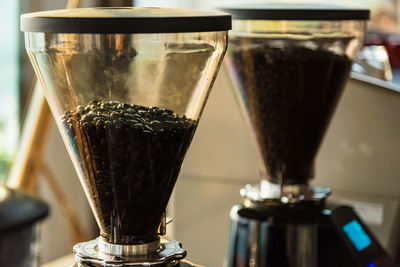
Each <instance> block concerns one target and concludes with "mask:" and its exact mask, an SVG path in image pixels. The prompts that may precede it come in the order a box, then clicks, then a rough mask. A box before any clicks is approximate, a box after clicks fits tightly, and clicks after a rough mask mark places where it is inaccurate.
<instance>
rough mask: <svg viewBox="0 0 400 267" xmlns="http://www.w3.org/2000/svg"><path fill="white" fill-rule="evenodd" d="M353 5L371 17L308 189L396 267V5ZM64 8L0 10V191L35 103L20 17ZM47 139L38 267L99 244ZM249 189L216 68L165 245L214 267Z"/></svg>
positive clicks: (237, 119)
mask: <svg viewBox="0 0 400 267" xmlns="http://www.w3.org/2000/svg"><path fill="white" fill-rule="evenodd" d="M80 2H81V3H80V6H81V7H89V6H110V5H114V6H118V5H136V6H163V7H179V8H197V9H214V8H215V7H216V6H221V5H224V4H229V5H233V4H235V3H240V2H243V1H234V0H232V1H222V0H212V1H211V0H168V1H165V0H164V1H161V0H160V1H156V0H136V1H129V0H121V1H118V0H115V1H105V0H103V1H94V0H92V1H89V0H81V1H80ZM253 2H260V3H263V2H271V1H253ZM280 2H282V1H280ZM292 2H293V1H292ZM295 2H307V3H309V2H318V3H321V2H323V1H300V0H298V1H295ZM326 2H327V3H329V2H330V1H326ZM351 2H352V4H353V5H354V4H358V5H360V6H364V7H365V6H366V7H369V8H370V9H371V11H372V14H371V22H370V24H369V33H368V35H367V36H366V38H365V47H364V49H363V50H362V51H361V52H360V54H359V56H358V59H357V60H356V63H355V64H354V66H353V72H352V74H351V78H350V79H349V82H348V84H347V87H346V89H345V93H344V95H343V96H342V99H341V101H340V103H339V106H338V108H337V110H336V113H335V115H334V118H333V120H332V122H331V125H330V127H329V129H328V132H327V135H326V136H325V139H324V143H323V145H322V147H321V149H320V152H319V154H318V158H317V161H316V172H315V178H314V184H317V185H321V186H328V187H331V188H332V189H333V190H334V195H332V197H331V199H334V200H336V201H339V202H343V203H348V204H350V205H352V206H353V207H355V209H356V211H357V212H358V213H359V215H360V216H361V217H362V218H363V219H364V221H365V222H366V223H367V224H368V226H369V227H370V229H371V230H372V231H373V232H374V233H375V235H376V237H377V238H378V240H379V241H380V242H381V243H382V245H383V246H384V247H385V248H387V250H388V252H389V253H390V254H391V255H392V256H394V257H396V258H397V260H398V261H399V259H400V245H399V244H400V164H399V159H400V115H399V114H400V17H399V16H400V1H399V0H353V1H351ZM336 3H342V4H347V3H348V1H345V0H337V1H336ZM66 4H67V1H64V0H30V1H23V0H19V1H1V2H0V12H1V13H2V14H1V15H0V21H1V23H0V25H1V26H0V32H1V34H2V36H3V37H4V38H2V39H1V40H0V58H1V60H0V85H1V90H0V182H2V183H4V182H6V179H9V177H10V175H11V174H10V168H11V166H12V164H13V161H15V159H16V158H18V157H21V155H18V154H24V152H26V151H24V149H23V147H24V146H23V144H21V140H22V139H21V136H22V134H21V133H22V132H23V131H24V129H25V132H24V133H25V134H26V135H29V129H30V128H29V127H30V126H29V125H30V123H31V122H30V121H29V120H33V119H32V115H30V114H31V113H34V112H35V105H37V103H39V102H35V94H34V88H35V80H34V73H33V69H32V67H31V63H30V62H29V60H28V58H27V56H26V52H25V50H24V43H23V42H24V39H23V34H22V33H20V32H19V16H20V14H22V13H27V12H35V11H44V10H52V9H61V8H65V6H66ZM36 97H37V96H36ZM35 103H36V104H35ZM26 129H28V130H26ZM48 129H49V130H48V135H46V138H45V140H44V141H43V142H44V145H43V149H42V150H41V152H40V153H42V152H43V159H42V160H43V161H45V162H46V166H47V168H48V169H47V170H46V169H45V170H41V171H38V172H37V178H35V179H36V180H35V182H34V183H33V185H32V186H31V188H33V191H34V192H36V193H37V194H38V195H40V196H41V198H43V199H44V200H45V201H46V202H48V203H49V204H50V207H51V214H50V216H49V217H48V218H47V219H46V220H45V221H44V222H43V224H42V229H41V244H40V247H41V248H40V255H41V262H42V263H46V262H49V261H52V260H54V259H57V258H59V257H61V256H64V255H66V254H70V253H71V252H72V245H73V244H75V243H76V242H77V241H79V240H88V239H89V238H94V237H95V236H97V235H98V228H97V226H96V224H95V222H94V220H93V216H92V214H91V211H90V208H89V206H88V203H87V201H86V199H85V196H84V194H83V190H82V188H81V186H80V184H79V181H78V178H77V175H76V173H75V171H74V169H73V166H72V163H71V161H70V159H69V157H68V155H67V152H66V149H65V147H64V145H63V143H62V140H61V137H60V136H59V133H58V130H57V129H56V127H55V125H54V123H53V122H51V123H50V125H49V128H48ZM21 147H22V148H21ZM17 151H18V152H17ZM38 153H39V152H38ZM37 157H41V156H40V155H37ZM258 177H259V175H258V162H257V158H256V153H255V150H254V148H253V145H252V143H251V139H250V136H249V134H248V131H247V128H246V126H245V124H244V121H243V120H242V117H241V115H240V112H239V108H238V106H237V104H236V101H235V100H234V97H233V93H232V89H231V88H230V84H229V82H228V79H227V77H226V71H225V69H224V67H223V68H222V69H221V71H220V73H219V75H218V78H217V80H216V82H215V85H214V88H213V90H212V93H211V95H210V98H209V101H208V103H207V105H206V108H205V111H204V113H203V117H202V120H201V122H200V125H199V128H198V130H197V133H196V135H195V137H194V140H193V143H192V145H191V147H190V149H189V152H188V154H187V157H186V160H185V162H184V166H183V169H182V172H181V174H180V177H179V179H178V182H177V186H176V187H175V192H174V195H173V197H172V198H171V200H170V204H169V207H168V214H167V216H168V217H172V218H173V220H174V221H173V223H172V224H170V225H168V228H167V233H168V236H170V237H172V238H174V239H176V240H179V241H180V242H182V243H183V244H184V247H185V249H187V251H188V258H189V259H190V260H192V261H194V262H197V263H200V264H204V265H206V266H222V263H223V260H224V256H225V252H226V245H227V234H228V226H229V211H230V209H231V207H232V206H233V205H234V204H236V203H239V202H240V196H239V190H240V189H241V188H242V187H243V185H244V184H246V183H258V181H259V178H258ZM206 244H207V245H206Z"/></svg>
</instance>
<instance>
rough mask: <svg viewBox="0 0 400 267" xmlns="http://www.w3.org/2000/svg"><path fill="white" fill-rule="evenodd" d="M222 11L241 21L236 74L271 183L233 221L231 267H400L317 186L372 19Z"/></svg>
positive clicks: (324, 10) (233, 46) (248, 196)
mask: <svg viewBox="0 0 400 267" xmlns="http://www.w3.org/2000/svg"><path fill="white" fill-rule="evenodd" d="M222 10H224V11H226V12H229V13H231V14H232V17H233V27H232V28H233V30H232V33H231V35H230V41H229V47H228V57H227V65H228V69H229V74H230V77H231V80H232V82H233V85H234V88H235V92H236V96H237V98H238V100H239V102H240V105H241V107H242V111H243V113H244V114H245V118H246V121H247V124H248V126H249V129H250V131H251V134H252V136H253V138H254V141H255V143H256V147H257V151H258V154H259V158H260V159H261V160H260V163H261V164H260V167H261V174H262V177H261V178H262V180H261V183H260V184H259V185H247V186H246V187H245V188H244V189H243V190H242V191H241V195H242V197H243V203H242V204H240V205H237V206H235V207H234V208H233V209H232V211H231V229H230V240H229V245H228V246H229V249H228V257H227V266H228V267H239V266H240V267H316V266H319V267H326V266H342V267H343V266H353V267H354V266H360V267H361V266H363V267H373V266H394V265H393V262H392V260H391V259H390V257H389V256H388V255H387V254H386V252H385V251H384V250H383V249H382V247H381V246H380V245H379V244H378V242H377V241H376V240H375V238H374V237H373V236H372V234H371V232H369V231H368V229H367V228H366V226H365V225H364V224H363V223H362V221H361V220H360V218H359V217H358V216H357V215H356V214H355V213H354V211H353V210H352V209H351V208H349V207H346V206H335V205H331V204H329V203H326V201H325V200H326V198H327V197H328V195H329V193H330V190H329V189H328V188H317V187H313V186H311V185H310V183H309V182H310V179H311V178H312V177H313V167H314V166H313V164H314V158H315V156H316V153H317V151H318V147H319V145H320V143H321V140H322V138H323V136H324V133H325V130H326V128H327V126H328V124H329V121H330V119H331V117H332V114H333V112H334V110H335V106H336V104H337V102H338V100H339V98H340V95H341V93H342V90H343V87H344V85H345V83H346V79H347V77H348V75H349V72H350V69H351V65H352V60H353V58H354V56H355V55H356V53H357V51H358V49H359V47H360V45H361V42H362V39H363V36H364V32H365V29H366V22H367V20H368V18H369V11H368V10H365V9H353V8H344V7H340V6H339V7H338V6H323V5H321V6H316V5H301V4H297V5H293V4H292V5H274V4H270V5H260V6H242V7H230V8H223V9H222ZM360 97H362V96H360Z"/></svg>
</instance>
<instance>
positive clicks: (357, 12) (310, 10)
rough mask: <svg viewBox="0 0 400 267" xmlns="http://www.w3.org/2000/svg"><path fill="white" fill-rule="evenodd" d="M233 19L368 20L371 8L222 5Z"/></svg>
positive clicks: (223, 9)
mask: <svg viewBox="0 0 400 267" xmlns="http://www.w3.org/2000/svg"><path fill="white" fill-rule="evenodd" d="M219 9H220V10H222V11H224V12H228V13H230V14H232V18H233V19H249V20H368V19H369V10H368V9H364V8H358V7H346V6H339V5H323V4H321V5H313V4H264V5H261V4H260V5H243V6H231V7H221V8H219Z"/></svg>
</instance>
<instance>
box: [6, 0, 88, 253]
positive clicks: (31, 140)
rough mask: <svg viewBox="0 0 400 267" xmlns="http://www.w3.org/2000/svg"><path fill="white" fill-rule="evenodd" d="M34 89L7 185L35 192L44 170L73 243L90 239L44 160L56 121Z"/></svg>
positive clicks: (73, 0)
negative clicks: (51, 130)
mask: <svg viewBox="0 0 400 267" xmlns="http://www.w3.org/2000/svg"><path fill="white" fill-rule="evenodd" d="M79 6H80V0H69V1H68V3H67V6H66V8H78V7H79ZM33 90H34V92H33V96H32V99H31V101H30V103H29V108H28V112H27V116H26V119H25V123H24V125H23V130H22V134H21V138H20V143H19V147H18V151H17V153H16V156H15V158H14V162H13V165H12V166H11V169H10V172H9V175H8V178H7V181H6V185H7V186H9V187H12V188H18V189H22V190H25V191H28V192H30V193H33V194H35V193H36V186H37V182H38V181H37V180H38V176H39V174H42V176H43V177H44V178H45V179H46V182H47V184H48V185H49V187H50V189H51V191H52V192H53V193H54V196H55V198H56V199H57V202H58V205H59V206H60V208H61V211H62V213H63V214H64V216H65V218H66V219H67V221H68V225H69V228H70V233H71V243H72V245H73V244H76V243H79V242H82V241H84V240H87V239H89V235H88V234H87V233H86V232H84V231H83V227H82V225H81V223H80V222H79V220H78V216H77V215H76V212H75V210H74V209H73V208H72V205H71V203H70V201H69V200H68V198H67V196H66V194H65V193H64V190H63V188H62V187H61V186H60V184H59V182H58V180H57V178H56V175H55V174H54V172H53V171H52V169H51V168H50V165H49V164H48V163H47V162H46V161H45V160H44V157H43V155H44V150H45V148H46V144H47V140H48V136H49V130H50V126H51V125H52V124H53V123H54V120H53V119H52V114H51V112H50V109H49V106H48V104H47V101H46V99H45V98H44V96H43V93H42V88H41V85H40V83H39V82H38V81H36V83H35V88H34V89H33Z"/></svg>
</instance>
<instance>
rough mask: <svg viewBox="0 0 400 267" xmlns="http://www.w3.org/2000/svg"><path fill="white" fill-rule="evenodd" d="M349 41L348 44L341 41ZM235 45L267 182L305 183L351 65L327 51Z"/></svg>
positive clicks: (252, 42) (253, 42)
mask: <svg viewBox="0 0 400 267" xmlns="http://www.w3.org/2000/svg"><path fill="white" fill-rule="evenodd" d="M340 41H343V42H347V41H348V40H346V39H343V40H340ZM282 42H284V41H282V40H279V42H273V40H267V41H266V40H265V39H257V38H245V37H242V38H239V39H233V40H231V44H230V48H229V52H228V53H229V57H230V62H231V63H230V64H231V67H232V68H233V69H234V71H235V74H236V75H237V76H238V79H237V81H238V85H237V88H238V89H239V95H240V96H241V97H242V98H243V99H242V100H243V102H244V103H243V104H244V105H243V106H245V107H246V109H247V112H248V114H247V115H248V117H249V119H250V122H251V124H252V130H253V131H254V132H255V136H256V140H257V143H258V144H257V145H258V148H259V150H260V154H261V156H262V160H263V162H264V165H265V167H266V172H267V178H268V179H270V180H271V181H274V182H280V183H304V182H306V181H307V180H308V179H309V178H311V177H312V175H313V162H314V158H315V156H316V153H317V151H318V147H319V145H320V143H321V140H322V138H323V135H324V133H325V130H326V127H327V125H328V124H329V121H330V118H331V116H332V113H333V111H334V108H335V106H336V103H337V101H338V99H339V97H340V95H341V93H342V89H343V87H344V84H345V81H346V79H347V77H348V73H349V71H350V67H351V60H350V59H349V58H348V57H347V56H345V55H338V54H335V53H333V52H330V51H327V50H323V49H322V48H317V49H310V48H306V47H301V46H296V45H290V41H287V42H288V43H287V44H286V45H284V46H278V45H276V44H279V43H282Z"/></svg>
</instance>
